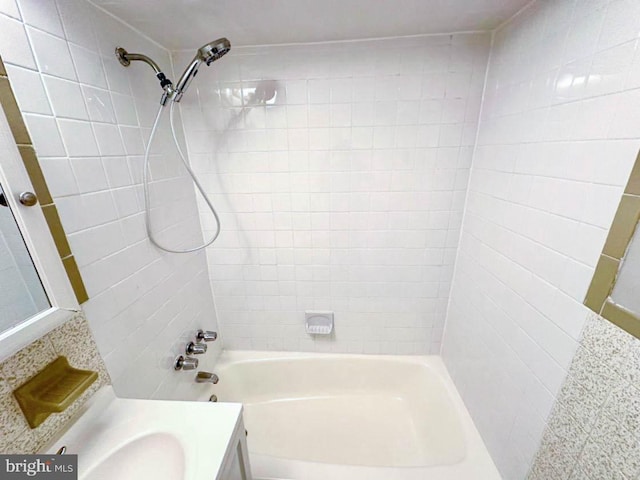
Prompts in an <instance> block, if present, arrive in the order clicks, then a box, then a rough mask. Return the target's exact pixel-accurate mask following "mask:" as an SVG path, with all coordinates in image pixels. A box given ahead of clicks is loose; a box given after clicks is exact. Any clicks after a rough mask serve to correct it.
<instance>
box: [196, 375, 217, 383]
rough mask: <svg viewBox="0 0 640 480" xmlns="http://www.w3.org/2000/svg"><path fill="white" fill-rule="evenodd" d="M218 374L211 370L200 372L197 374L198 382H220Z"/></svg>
mask: <svg viewBox="0 0 640 480" xmlns="http://www.w3.org/2000/svg"><path fill="white" fill-rule="evenodd" d="M218 380H219V379H218V376H217V375H216V374H215V373H210V372H198V374H197V375H196V383H213V384H214V385H215V384H216V383H218Z"/></svg>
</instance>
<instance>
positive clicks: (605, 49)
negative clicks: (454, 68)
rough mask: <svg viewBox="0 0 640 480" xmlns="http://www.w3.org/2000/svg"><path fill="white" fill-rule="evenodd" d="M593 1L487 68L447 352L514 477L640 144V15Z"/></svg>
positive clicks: (535, 441) (538, 8)
mask: <svg viewBox="0 0 640 480" xmlns="http://www.w3.org/2000/svg"><path fill="white" fill-rule="evenodd" d="M597 3H598V4H599V7H597V8H596V7H595V6H594V7H593V9H592V8H591V7H592V6H589V5H585V4H584V2H574V1H570V2H552V1H547V0H540V1H538V2H536V3H534V4H533V5H532V6H531V7H530V8H529V9H528V10H526V11H525V12H523V13H522V14H521V15H519V16H518V17H516V18H515V19H514V20H512V21H511V22H510V23H508V24H507V25H505V26H504V27H503V28H501V29H500V30H499V31H498V32H496V34H495V41H494V45H493V51H492V57H491V62H490V65H489V72H488V78H487V87H486V92H485V98H484V103H483V111H482V116H481V121H480V129H479V139H478V144H477V146H476V151H475V155H474V158H473V169H472V172H471V179H470V184H469V192H468V201H467V205H466V213H465V218H464V225H463V229H462V236H461V239H460V247H459V253H458V259H457V262H456V271H455V275H454V278H453V284H452V291H451V300H450V304H449V310H448V316H447V325H446V332H445V337H444V343H443V349H442V354H443V357H444V359H445V362H446V364H447V367H448V368H449V370H450V372H451V374H452V377H453V379H454V381H455V383H456V386H457V387H458V389H459V391H460V392H461V393H462V395H463V398H464V400H465V403H466V404H467V406H468V408H469V410H470V411H471V412H472V416H473V418H474V421H475V422H476V425H477V426H478V428H479V430H480V432H481V434H482V436H483V438H484V439H485V442H486V443H487V445H488V447H489V449H490V451H491V453H492V456H493V459H494V461H495V462H496V464H497V465H498V467H499V469H500V471H501V472H502V474H503V477H504V478H505V479H514V480H515V479H517V480H520V479H522V478H524V477H525V475H526V473H527V471H528V468H529V466H530V465H531V462H532V460H533V457H534V454H535V452H536V450H537V448H538V445H539V442H540V439H541V437H542V432H543V431H544V427H545V422H546V420H547V417H548V415H549V414H550V409H551V404H552V401H553V400H554V399H555V397H556V396H557V395H558V392H559V389H560V385H561V384H562V381H563V379H564V377H565V376H566V372H567V369H568V367H569V364H570V362H571V359H572V358H573V356H574V353H575V351H576V348H577V346H578V343H577V342H578V339H579V336H580V332H581V330H582V327H583V326H584V321H585V318H586V309H585V307H584V306H583V305H582V301H583V299H584V295H585V292H586V288H587V286H588V284H589V282H590V279H591V276H592V274H593V270H594V267H595V264H596V262H597V260H598V255H599V252H600V251H601V250H602V246H603V244H604V241H605V237H606V232H607V230H608V228H609V225H610V224H611V221H612V219H613V215H614V213H615V209H616V207H617V205H618V202H619V200H620V195H621V193H622V190H623V188H624V185H625V184H626V181H627V178H628V174H629V171H630V168H631V165H632V164H633V161H634V160H635V158H636V155H637V151H638V148H639V147H640V135H638V133H637V129H635V130H634V129H633V128H632V127H630V125H633V123H634V122H635V123H637V122H636V117H637V113H636V111H635V110H634V108H635V107H634V105H635V104H636V103H637V102H635V96H636V91H635V90H626V91H625V90H624V88H625V81H626V85H636V86H637V85H640V83H637V82H635V80H636V79H635V77H636V76H638V75H637V74H636V73H635V72H634V73H633V74H629V72H630V71H632V68H631V67H632V64H633V62H634V59H635V56H636V49H637V36H638V30H637V21H635V20H634V19H637V14H638V8H637V5H636V4H635V3H634V2H623V1H622V2H618V1H614V2H609V1H607V0H605V1H603V2H597ZM633 25H636V27H633ZM639 73H640V72H639ZM625 79H626V80H625ZM449 80H454V87H455V88H456V89H457V88H459V86H460V85H462V84H464V82H465V81H466V79H465V78H463V76H458V77H457V78H453V77H450V78H449ZM626 88H629V87H626ZM632 88H635V86H634V87H632ZM451 91H452V89H451V87H449V86H448V87H447V93H449V92H451ZM454 93H456V92H455V91H454ZM434 110H435V109H434ZM425 114H426V113H425ZM454 115H455V114H454ZM441 134H442V133H441ZM453 134H454V133H453V132H451V131H450V132H447V136H449V135H451V136H452V135H453ZM618 139H624V140H618ZM478 379H481V381H478ZM531 386H536V391H538V394H536V395H535V400H531V399H529V398H527V397H528V396H529V394H530V392H531V391H530V390H529V388H531ZM496 391H500V392H502V393H501V395H500V398H498V397H496V395H495V392H496ZM545 399H546V400H545ZM496 406H497V408H496ZM503 407H504V408H503ZM521 428H526V430H527V431H528V432H527V434H526V435H527V438H528V440H527V441H522V431H521Z"/></svg>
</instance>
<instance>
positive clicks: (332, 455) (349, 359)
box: [207, 351, 500, 480]
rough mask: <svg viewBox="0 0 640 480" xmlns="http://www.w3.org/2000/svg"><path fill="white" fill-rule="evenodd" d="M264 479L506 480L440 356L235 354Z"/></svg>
mask: <svg viewBox="0 0 640 480" xmlns="http://www.w3.org/2000/svg"><path fill="white" fill-rule="evenodd" d="M215 372H216V373H217V374H218V376H219V377H220V381H219V383H218V384H217V385H214V386H212V387H210V391H208V392H207V398H208V396H209V395H210V394H211V393H213V394H215V395H216V396H217V397H218V401H220V402H225V401H229V402H242V403H243V404H244V406H245V410H244V421H245V427H246V429H247V432H248V436H247V442H248V446H249V454H250V461H251V468H252V471H253V475H254V478H255V479H256V480H266V479H269V480H272V479H278V480H425V479H429V480H474V479H477V480H494V479H496V480H497V479H500V475H499V474H498V472H497V470H496V468H495V466H494V464H493V462H492V460H491V458H490V457H489V454H488V452H487V450H486V448H485V446H484V443H483V442H482V439H481V438H480V435H479V434H478V432H477V431H476V429H475V427H474V425H473V422H472V421H471V418H470V416H469V414H468V412H467V410H466V409H465V407H464V404H463V403H462V400H461V398H460V396H459V395H458V393H457V391H456V389H455V387H454V386H453V383H452V381H451V379H450V377H449V375H448V373H447V370H446V368H445V367H444V364H443V363H442V361H441V359H440V357H437V356H424V357H413V356H411V357H409V356H377V355H339V354H314V353H276V352H255V351H251V352H248V351H246V352H245V351H225V352H223V353H222V355H221V356H220V358H219V360H218V362H217V365H216V369H215Z"/></svg>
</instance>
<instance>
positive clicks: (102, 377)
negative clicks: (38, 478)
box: [0, 313, 110, 453]
mask: <svg viewBox="0 0 640 480" xmlns="http://www.w3.org/2000/svg"><path fill="white" fill-rule="evenodd" d="M61 355H63V356H65V357H67V359H68V360H69V363H70V364H71V365H72V366H74V367H77V368H81V369H87V370H93V371H96V372H98V380H97V381H96V382H95V383H94V384H93V385H91V387H89V389H88V390H87V391H86V392H84V393H83V394H82V395H81V396H80V398H79V399H78V400H76V401H75V402H74V403H73V404H72V405H71V406H70V407H69V408H68V409H67V410H65V411H64V412H62V413H54V414H53V415H51V416H50V417H49V418H48V419H47V420H45V422H44V423H43V424H42V425H40V426H39V427H38V428H35V429H33V430H32V429H31V428H29V425H27V421H26V419H25V418H24V416H23V415H22V411H21V410H20V407H19V406H18V403H17V402H16V400H15V398H14V396H13V390H15V389H16V388H17V387H19V386H20V385H22V384H23V383H24V382H25V381H27V380H28V379H29V378H31V377H33V376H34V375H35V374H36V373H38V372H39V371H40V370H42V368H44V367H45V366H46V365H47V364H48V363H50V362H51V361H52V360H54V359H55V358H56V357H58V356H61ZM108 383H110V380H109V374H108V373H107V370H106V368H105V366H104V362H103V361H102V358H101V357H100V354H99V353H98V349H97V347H96V344H95V342H94V340H93V336H92V335H91V331H90V330H89V325H88V324H87V321H86V319H85V318H84V315H83V314H82V313H79V314H77V315H75V316H74V317H73V318H72V319H71V320H69V321H68V322H67V323H65V324H63V325H61V326H60V327H58V328H56V329H55V330H52V331H51V332H49V333H48V334H47V335H45V336H44V337H42V338H40V339H39V340H36V341H35V342H33V343H32V344H31V345H29V346H27V347H25V348H23V349H22V350H20V351H19V352H18V353H16V354H15V355H13V356H12V357H10V358H8V359H7V360H5V361H4V362H2V363H0V453H35V452H37V451H38V450H39V449H40V448H42V447H43V446H44V445H46V444H47V443H48V442H50V441H51V439H52V438H54V437H55V435H56V433H57V432H59V431H60V430H61V429H62V428H63V427H64V426H65V425H66V423H67V422H68V421H69V419H70V417H71V416H72V415H73V414H74V413H75V412H76V411H77V410H78V408H79V407H80V406H81V405H82V404H83V403H85V402H86V401H87V399H89V398H90V397H91V396H92V395H93V394H95V393H96V391H97V390H98V389H99V388H100V387H102V386H103V385H106V384H108Z"/></svg>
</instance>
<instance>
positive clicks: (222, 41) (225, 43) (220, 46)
mask: <svg viewBox="0 0 640 480" xmlns="http://www.w3.org/2000/svg"><path fill="white" fill-rule="evenodd" d="M229 50H231V42H229V40H227V39H226V38H224V37H223V38H219V39H217V40H214V41H213V42H209V43H207V44H206V45H203V46H202V47H200V48H199V49H198V51H197V52H196V56H195V57H193V60H192V61H191V63H190V64H189V66H188V67H187V68H186V69H185V71H184V73H183V74H182V76H181V77H180V80H178V83H176V87H175V95H174V97H173V100H174V102H179V101H180V100H181V99H182V95H184V92H186V91H187V88H189V84H190V83H191V80H193V77H195V76H196V75H197V73H198V69H199V68H200V65H201V64H202V63H203V62H204V63H205V64H206V65H207V66H209V65H211V64H212V63H213V62H215V61H216V60H218V59H219V58H220V57H222V56H224V55H226V54H227V53H228V52H229Z"/></svg>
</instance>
